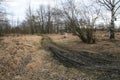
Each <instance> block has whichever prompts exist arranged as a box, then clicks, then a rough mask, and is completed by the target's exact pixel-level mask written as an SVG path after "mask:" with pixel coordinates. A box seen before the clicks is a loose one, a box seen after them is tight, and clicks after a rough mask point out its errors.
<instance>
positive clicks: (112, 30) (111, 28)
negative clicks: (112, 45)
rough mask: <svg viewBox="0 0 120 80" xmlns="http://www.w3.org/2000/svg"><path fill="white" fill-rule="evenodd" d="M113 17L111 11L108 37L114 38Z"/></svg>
mask: <svg viewBox="0 0 120 80" xmlns="http://www.w3.org/2000/svg"><path fill="white" fill-rule="evenodd" d="M114 21H115V17H114V12H113V11H112V12H111V26H110V39H115V33H114V27H115V24H114Z"/></svg>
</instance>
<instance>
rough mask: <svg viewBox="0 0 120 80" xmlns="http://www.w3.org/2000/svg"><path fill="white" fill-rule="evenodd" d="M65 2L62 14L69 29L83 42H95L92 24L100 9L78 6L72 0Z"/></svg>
mask: <svg viewBox="0 0 120 80" xmlns="http://www.w3.org/2000/svg"><path fill="white" fill-rule="evenodd" d="M66 4H67V5H65V6H63V8H64V16H65V20H66V22H67V23H68V26H69V27H70V30H71V31H72V32H73V33H74V34H75V35H77V36H78V37H79V38H80V39H81V40H82V41H83V42H84V43H95V34H94V24H95V22H96V20H97V18H98V17H99V13H100V9H96V8H95V7H94V6H85V5H82V6H80V8H78V7H77V6H76V4H75V2H74V1H73V0H67V3H66ZM66 6H67V7H66Z"/></svg>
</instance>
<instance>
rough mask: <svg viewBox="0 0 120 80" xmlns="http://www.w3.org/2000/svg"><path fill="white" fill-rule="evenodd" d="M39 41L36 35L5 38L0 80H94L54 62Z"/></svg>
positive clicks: (0, 57) (2, 43) (0, 61)
mask: <svg viewBox="0 0 120 80" xmlns="http://www.w3.org/2000/svg"><path fill="white" fill-rule="evenodd" d="M40 42H41V37H40V36H35V35H33V36H30V35H26V36H22V35H19V36H7V37H2V38H1V42H0V46H1V47H0V80H83V79H86V80H92V78H93V76H92V75H90V74H89V75H88V74H86V73H84V72H83V71H81V70H77V69H75V68H67V67H65V66H64V65H63V64H61V63H59V62H58V61H57V60H54V59H53V58H52V57H51V54H50V53H49V52H46V51H45V50H44V49H43V48H42V47H41V45H40Z"/></svg>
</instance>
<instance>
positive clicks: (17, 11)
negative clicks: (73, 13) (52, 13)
mask: <svg viewBox="0 0 120 80" xmlns="http://www.w3.org/2000/svg"><path fill="white" fill-rule="evenodd" d="M58 1H61V0H6V6H7V9H6V11H7V13H9V15H8V18H9V20H10V21H12V19H13V21H14V22H15V21H17V20H18V19H19V21H20V22H21V21H23V20H24V19H25V15H26V14H25V13H26V10H27V9H28V6H29V4H31V7H32V9H37V8H38V7H39V5H51V6H52V7H54V6H55V3H56V2H58ZM63 1H64V0H63ZM78 1H79V0H78ZM81 1H82V2H83V1H84V2H85V3H86V4H88V0H81ZM108 15H109V14H108ZM117 23H120V22H117Z"/></svg>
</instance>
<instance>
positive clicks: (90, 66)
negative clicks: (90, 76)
mask: <svg viewBox="0 0 120 80" xmlns="http://www.w3.org/2000/svg"><path fill="white" fill-rule="evenodd" d="M41 44H42V46H43V47H44V48H45V49H47V50H49V51H51V53H52V54H53V56H54V57H55V59H58V60H59V61H60V62H61V63H63V64H64V65H66V66H68V67H77V68H81V69H87V70H92V71H93V70H94V71H101V72H105V73H109V74H116V75H118V77H120V68H119V67H120V61H118V60H109V59H107V58H104V57H100V56H92V55H90V54H91V53H90V52H85V51H79V52H78V51H74V50H69V49H68V48H65V47H63V46H59V45H57V44H56V43H54V42H53V41H52V39H50V38H49V37H47V36H44V37H43V38H42V43H41Z"/></svg>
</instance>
